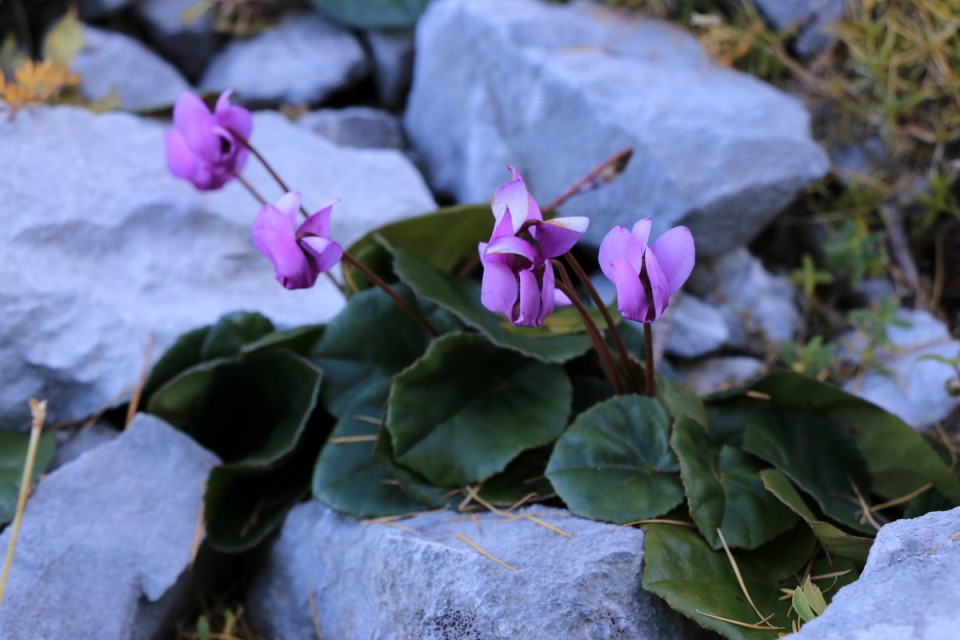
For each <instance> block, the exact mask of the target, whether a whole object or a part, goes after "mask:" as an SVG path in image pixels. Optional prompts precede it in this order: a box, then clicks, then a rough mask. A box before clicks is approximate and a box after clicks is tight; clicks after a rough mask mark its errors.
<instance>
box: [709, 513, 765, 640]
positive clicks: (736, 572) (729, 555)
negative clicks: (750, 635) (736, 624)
mask: <svg viewBox="0 0 960 640" xmlns="http://www.w3.org/2000/svg"><path fill="white" fill-rule="evenodd" d="M717 535H718V536H720V543H721V544H722V545H723V551H724V553H726V554H727V560H729V561H730V566H731V567H732V568H733V575H735V576H736V577H737V584H739V585H740V591H742V592H743V595H744V597H745V598H746V599H747V602H748V603H750V608H751V609H753V612H754V613H755V614H757V617H758V618H760V621H759V622H757V623H756V624H766V625H767V626H766V627H764V628H768V629H776V628H779V627H774V626H773V625H771V624H770V623H769V622H767V620H769V619H770V618H771V617H772V614H771V615H769V616H764V615H763V614H762V613H760V610H759V609H758V608H757V605H755V604H754V603H753V598H751V597H750V592H749V591H747V585H746V584H745V583H744V581H743V576H742V575H741V574H740V567H738V566H737V561H736V560H735V559H734V558H733V552H731V551H730V547H729V546H727V540H726V538H724V537H723V531H721V530H720V529H719V528H718V529H717ZM704 615H706V614H704Z"/></svg>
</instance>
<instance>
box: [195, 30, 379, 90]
mask: <svg viewBox="0 0 960 640" xmlns="http://www.w3.org/2000/svg"><path fill="white" fill-rule="evenodd" d="M367 72H368V64H367V58H366V55H365V54H364V52H363V47H361V46H360V42H359V41H358V40H357V39H356V38H355V37H354V36H353V35H351V34H350V32H348V31H345V30H344V29H341V28H340V27H338V26H335V25H334V24H332V23H330V22H327V21H326V20H324V19H323V18H321V17H320V16H318V15H316V14H314V13H307V14H290V15H288V16H287V17H285V18H284V19H283V20H281V21H280V22H279V23H278V24H277V25H275V26H273V27H271V28H269V29H266V30H265V31H263V32H262V33H260V34H259V35H256V36H253V37H252V38H250V39H249V40H235V41H233V42H231V43H230V44H229V45H227V47H226V48H225V49H224V50H223V51H221V52H220V53H219V54H218V55H217V56H216V57H215V58H214V59H213V62H211V63H210V67H209V68H208V69H207V71H206V73H204V75H203V80H202V81H201V82H200V87H201V88H202V89H204V90H207V91H222V90H224V89H227V88H232V89H234V90H235V91H236V92H237V94H238V95H240V96H242V97H243V99H244V100H249V101H257V102H270V103H276V102H285V103H288V104H312V103H316V102H320V101H321V100H323V99H324V98H326V97H327V96H328V95H330V94H331V93H333V92H334V91H337V90H339V89H345V88H347V87H349V86H350V85H352V84H354V83H356V82H357V81H358V80H360V79H361V78H363V77H364V76H366V74H367Z"/></svg>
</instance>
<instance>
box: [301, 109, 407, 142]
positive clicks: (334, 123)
mask: <svg viewBox="0 0 960 640" xmlns="http://www.w3.org/2000/svg"><path fill="white" fill-rule="evenodd" d="M297 124H299V125H300V126H303V127H306V128H307V129H309V130H310V131H313V132H314V133H316V134H317V135H320V136H323V137H324V138H327V139H328V140H330V141H331V142H333V143H336V144H338V145H341V146H344V147H363V148H368V149H403V146H404V141H403V129H402V128H401V126H400V121H399V120H397V118H396V117H394V116H392V115H391V114H389V113H387V112H386V111H381V110H379V109H371V108H370V107H347V108H346V109H320V110H319V111H311V112H309V113H305V114H303V115H302V116H300V118H299V119H298V120H297Z"/></svg>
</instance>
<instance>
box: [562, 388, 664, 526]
mask: <svg viewBox="0 0 960 640" xmlns="http://www.w3.org/2000/svg"><path fill="white" fill-rule="evenodd" d="M669 437H670V425H669V418H668V417H667V413H666V411H664V410H663V407H662V406H661V405H660V403H659V402H657V401H656V400H653V399H651V398H646V397H641V396H632V395H631V396H617V397H615V398H612V399H610V400H607V401H606V402H603V403H601V404H598V405H597V406H595V407H593V408H592V409H589V410H587V411H585V412H584V413H582V414H581V415H580V416H578V417H577V419H576V420H575V421H574V422H573V424H572V425H570V427H569V428H568V429H567V431H566V432H565V433H564V434H563V435H562V436H561V437H560V439H559V440H558V441H557V444H556V446H555V447H554V450H553V455H552V456H551V458H550V464H549V465H547V478H548V479H549V480H550V482H551V483H552V484H553V486H554V488H555V489H556V490H557V494H559V496H560V497H561V498H562V499H563V501H564V502H566V503H567V506H568V507H569V508H570V510H571V511H573V512H574V513H576V514H577V515H581V516H585V517H588V518H593V519H596V520H608V521H610V522H616V523H619V524H623V523H627V522H632V521H636V520H644V519H647V518H654V517H656V516H659V515H662V514H664V513H666V512H667V511H669V510H670V509H672V508H673V507H675V506H677V505H678V504H680V502H681V501H682V500H683V487H682V486H681V484H680V478H679V477H678V475H677V471H678V470H679V467H678V464H677V459H676V457H675V456H674V454H673V452H672V451H671V450H670V446H669V443H668V439H669Z"/></svg>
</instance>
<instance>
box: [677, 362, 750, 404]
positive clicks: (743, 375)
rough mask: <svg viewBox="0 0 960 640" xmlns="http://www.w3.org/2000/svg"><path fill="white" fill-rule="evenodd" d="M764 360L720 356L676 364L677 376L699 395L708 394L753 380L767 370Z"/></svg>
mask: <svg viewBox="0 0 960 640" xmlns="http://www.w3.org/2000/svg"><path fill="white" fill-rule="evenodd" d="M766 368H767V367H766V365H765V364H764V363H763V360H759V359H757V358H751V357H749V356H718V357H713V358H708V359H706V360H702V361H698V362H690V363H679V364H677V365H675V366H674V368H673V369H674V373H675V374H676V377H677V378H678V379H679V380H680V382H682V383H683V384H684V385H686V386H687V387H690V388H691V389H693V390H694V391H695V392H696V393H697V395H701V396H703V395H707V394H709V393H714V392H716V391H723V390H725V389H729V388H731V387H736V386H738V385H741V384H746V383H748V382H752V381H754V380H756V379H757V378H759V377H760V376H762V375H763V374H764V372H765V371H766Z"/></svg>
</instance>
